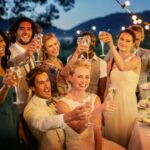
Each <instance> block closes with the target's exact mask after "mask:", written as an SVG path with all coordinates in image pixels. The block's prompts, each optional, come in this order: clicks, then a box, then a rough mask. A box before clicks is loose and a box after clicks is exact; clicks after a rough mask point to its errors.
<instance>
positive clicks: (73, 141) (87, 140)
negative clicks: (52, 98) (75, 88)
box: [61, 94, 96, 150]
mask: <svg viewBox="0 0 150 150" xmlns="http://www.w3.org/2000/svg"><path fill="white" fill-rule="evenodd" d="M90 97H91V99H90V100H91V103H92V108H94V102H95V98H96V95H94V94H92V95H91V96H90ZM88 100H89V98H87V99H85V100H84V102H85V101H88ZM61 101H63V102H65V103H66V104H67V105H68V106H69V108H70V110H73V109H74V108H75V107H77V106H80V105H81V103H79V102H76V101H74V100H71V99H68V98H65V97H64V98H62V99H61ZM64 130H65V136H66V137H65V138H66V139H65V141H66V148H67V150H94V149H95V143H94V132H93V127H87V128H86V129H85V130H84V131H82V133H80V134H79V133H77V132H76V131H75V130H73V129H72V128H71V127H69V126H68V125H66V127H65V129H64Z"/></svg>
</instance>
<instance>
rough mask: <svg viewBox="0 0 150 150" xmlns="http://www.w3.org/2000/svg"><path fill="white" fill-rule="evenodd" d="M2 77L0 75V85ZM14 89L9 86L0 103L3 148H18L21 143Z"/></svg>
mask: <svg viewBox="0 0 150 150" xmlns="http://www.w3.org/2000/svg"><path fill="white" fill-rule="evenodd" d="M2 79H3V78H2V77H1V76H0V87H2V85H3V84H2ZM14 100H15V91H14V88H13V87H11V88H10V89H9V91H8V94H7V96H6V98H5V101H4V102H2V103H0V122H1V125H0V147H1V148H2V149H5V150H10V149H16V150H17V149H20V148H21V147H20V146H21V145H20V143H19V138H18V133H17V132H18V131H17V130H18V121H19V111H18V108H17V106H16V105H14V104H13V101H14Z"/></svg>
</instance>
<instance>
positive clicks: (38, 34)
mask: <svg viewBox="0 0 150 150" xmlns="http://www.w3.org/2000/svg"><path fill="white" fill-rule="evenodd" d="M34 37H35V38H37V39H38V42H39V44H40V45H42V44H43V40H42V38H43V34H42V33H37V34H35V35H34ZM39 55H40V49H36V61H35V63H36V65H40V64H41V61H40V59H39Z"/></svg>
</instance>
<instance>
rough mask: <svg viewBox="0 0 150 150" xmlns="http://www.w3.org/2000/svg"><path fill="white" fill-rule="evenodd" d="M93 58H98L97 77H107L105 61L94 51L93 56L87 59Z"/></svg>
mask: <svg viewBox="0 0 150 150" xmlns="http://www.w3.org/2000/svg"><path fill="white" fill-rule="evenodd" d="M93 59H95V60H97V59H100V77H99V78H104V77H107V63H106V62H105V61H104V60H103V59H101V58H99V57H98V56H97V55H96V54H95V53H94V56H93V57H92V58H91V59H90V60H89V61H92V60H93Z"/></svg>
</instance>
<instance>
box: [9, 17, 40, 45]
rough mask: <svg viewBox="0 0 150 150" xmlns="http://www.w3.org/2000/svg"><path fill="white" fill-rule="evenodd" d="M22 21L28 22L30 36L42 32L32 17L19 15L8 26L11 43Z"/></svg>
mask: <svg viewBox="0 0 150 150" xmlns="http://www.w3.org/2000/svg"><path fill="white" fill-rule="evenodd" d="M22 22H29V23H30V24H31V26H32V32H33V33H32V38H33V37H34V35H35V34H36V33H40V32H42V28H41V27H40V26H39V25H38V24H37V23H35V22H34V21H33V20H32V19H30V18H27V17H20V18H19V19H17V20H15V22H14V23H13V24H12V25H11V26H10V28H9V30H8V31H9V34H10V38H11V42H12V43H15V42H16V32H17V30H18V27H19V25H20V23H22Z"/></svg>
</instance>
